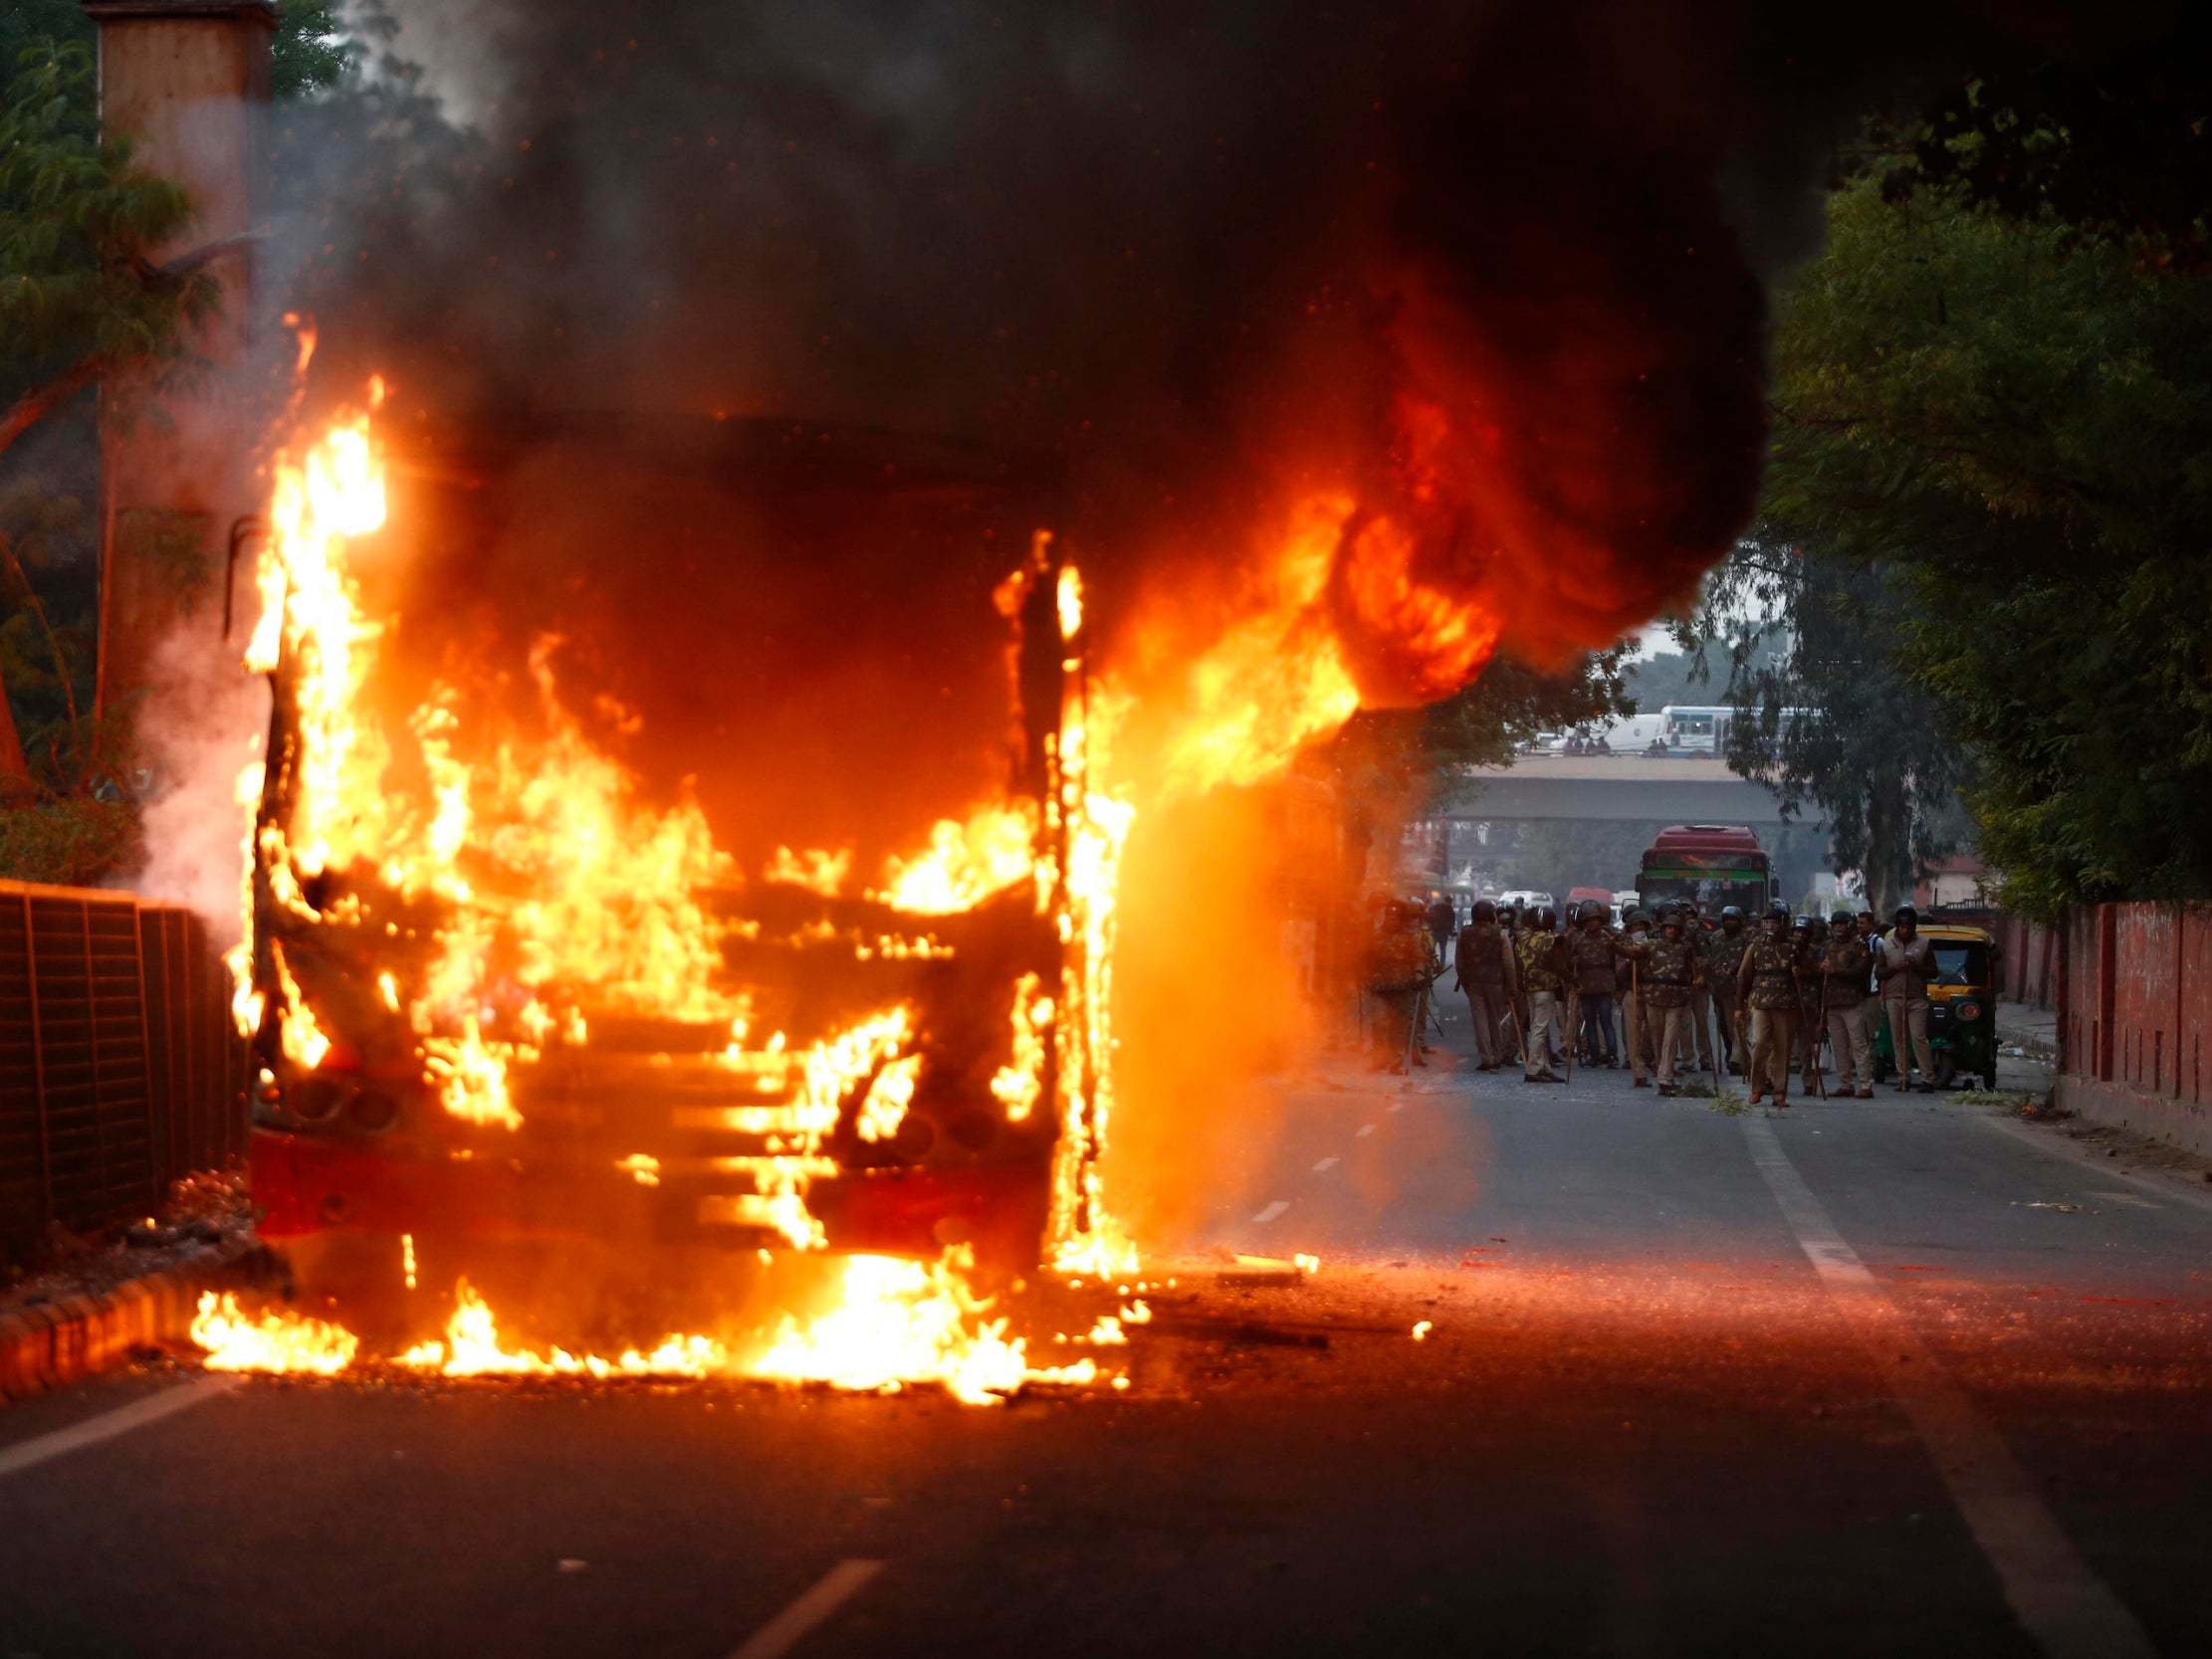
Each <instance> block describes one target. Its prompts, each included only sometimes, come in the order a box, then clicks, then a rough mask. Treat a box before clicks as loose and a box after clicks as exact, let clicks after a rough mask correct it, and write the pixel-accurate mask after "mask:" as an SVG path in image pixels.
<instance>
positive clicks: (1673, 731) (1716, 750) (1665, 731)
mask: <svg viewBox="0 0 2212 1659" xmlns="http://www.w3.org/2000/svg"><path fill="white" fill-rule="evenodd" d="M1735 718H1736V712H1735V710H1734V709H1732V708H1730V707H1729V706H1728V705H1727V704H1725V703H1714V704H1685V703H1669V704H1668V705H1667V706H1666V707H1665V708H1663V709H1661V710H1660V711H1659V741H1660V742H1661V743H1663V744H1664V745H1665V746H1666V749H1667V751H1668V752H1669V753H1672V754H1711V755H1721V754H1726V753H1727V752H1728V723H1729V722H1730V721H1732V720H1734V719H1735Z"/></svg>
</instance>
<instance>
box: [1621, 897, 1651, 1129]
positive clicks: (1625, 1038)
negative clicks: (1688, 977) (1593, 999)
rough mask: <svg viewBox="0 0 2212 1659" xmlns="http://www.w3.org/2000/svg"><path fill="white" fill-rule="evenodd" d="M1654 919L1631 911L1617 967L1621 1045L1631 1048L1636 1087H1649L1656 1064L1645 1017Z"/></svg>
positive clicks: (1630, 1066)
mask: <svg viewBox="0 0 2212 1659" xmlns="http://www.w3.org/2000/svg"><path fill="white" fill-rule="evenodd" d="M1651 942H1652V919H1651V917H1649V916H1647V915H1646V914H1645V913H1644V912H1643V911H1631V912H1629V926H1628V933H1627V935H1626V936H1625V937H1624V938H1623V939H1622V940H1621V947H1620V951H1619V954H1618V959H1617V961H1616V963H1615V965H1614V970H1613V986H1614V994H1615V995H1616V996H1617V997H1618V998H1619V999H1620V1003H1621V1046H1622V1047H1623V1048H1625V1049H1627V1050H1628V1051H1629V1070H1630V1072H1631V1073H1632V1074H1633V1075H1634V1077H1635V1080H1636V1087H1637V1088H1639V1089H1648V1088H1650V1087H1651V1082H1652V1080H1651V1078H1650V1077H1649V1076H1648V1075H1646V1074H1648V1073H1649V1072H1650V1071H1651V1070H1652V1067H1653V1065H1654V1064H1655V1061H1654V1058H1653V1055H1652V1033H1651V1027H1650V1023H1649V1022H1648V1021H1647V1020H1646V1019H1645V1017H1644V959H1645V958H1646V957H1647V956H1649V955H1650V954H1651V953H1652V952H1651V949H1650V945H1651Z"/></svg>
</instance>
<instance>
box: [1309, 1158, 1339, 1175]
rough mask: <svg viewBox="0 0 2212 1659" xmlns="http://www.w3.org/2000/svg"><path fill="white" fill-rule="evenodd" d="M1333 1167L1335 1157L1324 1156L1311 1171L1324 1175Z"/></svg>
mask: <svg viewBox="0 0 2212 1659" xmlns="http://www.w3.org/2000/svg"><path fill="white" fill-rule="evenodd" d="M1335 1167H1336V1159H1335V1158H1333V1157H1325V1158H1323V1159H1322V1160H1321V1161H1320V1162H1319V1163H1316V1164H1315V1165H1314V1166H1313V1172H1314V1173H1315V1174H1316V1175H1326V1174H1327V1173H1328V1172H1329V1171H1330V1170H1331V1169H1334V1168H1335Z"/></svg>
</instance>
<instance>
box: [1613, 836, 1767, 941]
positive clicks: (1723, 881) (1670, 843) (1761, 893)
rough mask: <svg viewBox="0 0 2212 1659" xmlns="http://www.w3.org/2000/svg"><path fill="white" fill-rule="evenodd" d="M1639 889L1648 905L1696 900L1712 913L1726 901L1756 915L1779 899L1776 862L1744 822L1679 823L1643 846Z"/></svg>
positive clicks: (1751, 914) (1638, 892) (1706, 910)
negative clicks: (1770, 858) (1649, 843)
mask: <svg viewBox="0 0 2212 1659" xmlns="http://www.w3.org/2000/svg"><path fill="white" fill-rule="evenodd" d="M1636 891H1637V896H1638V899H1639V900H1640V902H1641V903H1642V904H1643V906H1644V908H1645V909H1646V910H1650V909H1651V908H1652V907H1654V906H1655V905H1660V904H1672V903H1675V902H1676V901H1678V900H1682V899H1690V900H1694V901H1695V902H1696V903H1697V904H1698V905H1699V906H1701V907H1702V908H1703V909H1704V910H1705V912H1706V913H1707V914H1708V915H1709V914H1711V913H1712V912H1714V911H1717V910H1719V909H1720V907H1721V906H1723V905H1736V906H1740V907H1741V908H1742V910H1743V913H1744V915H1745V916H1746V917H1747V918H1749V917H1757V916H1759V915H1762V914H1763V913H1764V912H1765V911H1766V908H1767V907H1768V906H1769V905H1771V904H1773V903H1774V902H1775V899H1776V898H1777V896H1778V895H1777V892H1776V889H1775V885H1774V866H1773V863H1772V861H1771V860H1769V859H1768V857H1767V853H1766V849H1765V848H1764V847H1761V846H1760V845H1759V838H1758V837H1757V836H1755V835H1753V834H1752V833H1751V832H1750V831H1749V830H1748V829H1745V828H1744V827H1743V826H1742V825H1740V824H1675V825H1673V826H1672V827H1670V828H1667V829H1663V830H1660V831H1659V838H1658V839H1657V840H1656V841H1654V842H1653V843H1652V845H1651V846H1650V847H1648V848H1647V849H1645V853H1644V861H1643V866H1642V868H1640V869H1639V870H1638V871H1637V876H1636Z"/></svg>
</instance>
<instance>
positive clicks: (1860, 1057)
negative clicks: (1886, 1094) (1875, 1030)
mask: <svg viewBox="0 0 2212 1659" xmlns="http://www.w3.org/2000/svg"><path fill="white" fill-rule="evenodd" d="M1873 961H1874V953H1873V952H1872V951H1871V950H1869V949H1868V948H1867V941H1866V940H1865V939H1863V938H1861V937H1860V936H1859V929H1858V926H1857V922H1856V919H1855V918H1854V917H1853V916H1852V914H1851V912H1849V911H1838V912H1837V913H1836V914H1835V916H1834V917H1832V918H1831V919H1830V926H1829V930H1828V947H1827V948H1826V949H1825V950H1824V951H1822V952H1821V1012H1822V1016H1823V1017H1824V1018H1825V1019H1826V1021H1827V1023H1828V1047H1829V1051H1830V1052H1831V1053H1832V1054H1834V1055H1835V1057H1836V1086H1837V1091H1838V1093H1842V1092H1843V1091H1844V1090H1845V1089H1847V1088H1849V1089H1854V1090H1856V1092H1857V1094H1858V1097H1859V1098H1860V1099H1861V1100H1863V1101H1871V1100H1873V1099H1874V1098H1875V1048H1874V1036H1873V1034H1872V1033H1871V1032H1870V1031H1869V1030H1868V1029H1867V970H1868V968H1869V967H1870V966H1871V965H1872V963H1873Z"/></svg>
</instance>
